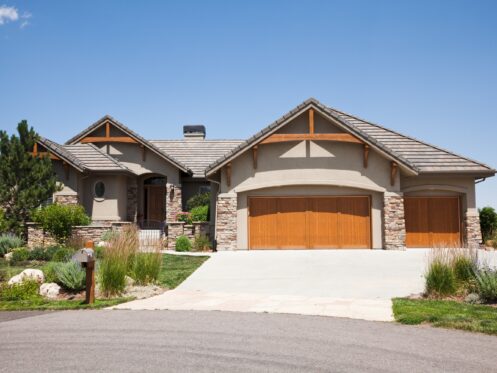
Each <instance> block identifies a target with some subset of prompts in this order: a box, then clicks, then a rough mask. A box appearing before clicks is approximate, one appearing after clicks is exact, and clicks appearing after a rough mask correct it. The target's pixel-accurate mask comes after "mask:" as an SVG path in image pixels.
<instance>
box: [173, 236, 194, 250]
mask: <svg viewBox="0 0 497 373" xmlns="http://www.w3.org/2000/svg"><path fill="white" fill-rule="evenodd" d="M191 249H192V243H191V242H190V240H189V239H188V237H186V236H179V237H178V238H176V251H190V250H191Z"/></svg>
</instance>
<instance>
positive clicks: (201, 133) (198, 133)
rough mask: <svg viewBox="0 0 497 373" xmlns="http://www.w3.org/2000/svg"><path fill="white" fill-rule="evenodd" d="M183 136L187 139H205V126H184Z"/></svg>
mask: <svg viewBox="0 0 497 373" xmlns="http://www.w3.org/2000/svg"><path fill="white" fill-rule="evenodd" d="M183 136H184V138H185V139H202V140H203V139H205V126H203V125H201V124H198V125H186V126H183Z"/></svg>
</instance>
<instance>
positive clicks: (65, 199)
mask: <svg viewBox="0 0 497 373" xmlns="http://www.w3.org/2000/svg"><path fill="white" fill-rule="evenodd" d="M53 200H54V202H56V203H60V204H61V205H77V204H78V203H79V198H78V195H77V194H55V195H54V198H53Z"/></svg>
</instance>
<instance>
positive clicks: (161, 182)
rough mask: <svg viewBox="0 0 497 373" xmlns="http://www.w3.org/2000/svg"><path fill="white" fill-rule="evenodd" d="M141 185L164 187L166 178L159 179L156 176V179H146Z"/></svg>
mask: <svg viewBox="0 0 497 373" xmlns="http://www.w3.org/2000/svg"><path fill="white" fill-rule="evenodd" d="M143 184H145V185H163V186H165V185H166V178H165V177H160V176H157V177H149V178H148V179H146V180H145V181H144V182H143Z"/></svg>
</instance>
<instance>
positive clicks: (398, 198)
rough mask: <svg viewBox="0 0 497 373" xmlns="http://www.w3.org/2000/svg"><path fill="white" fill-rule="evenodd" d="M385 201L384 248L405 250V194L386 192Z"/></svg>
mask: <svg viewBox="0 0 497 373" xmlns="http://www.w3.org/2000/svg"><path fill="white" fill-rule="evenodd" d="M383 203H384V205H383V229H384V232H383V245H384V248H385V250H405V248H406V221H405V215H404V196H403V194H402V193H391V192H385V194H384V197H383Z"/></svg>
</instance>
